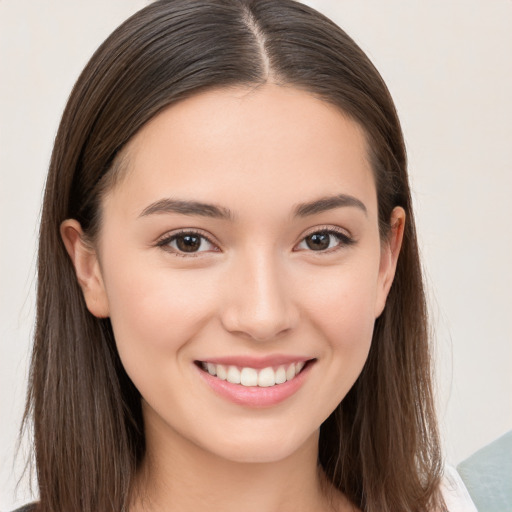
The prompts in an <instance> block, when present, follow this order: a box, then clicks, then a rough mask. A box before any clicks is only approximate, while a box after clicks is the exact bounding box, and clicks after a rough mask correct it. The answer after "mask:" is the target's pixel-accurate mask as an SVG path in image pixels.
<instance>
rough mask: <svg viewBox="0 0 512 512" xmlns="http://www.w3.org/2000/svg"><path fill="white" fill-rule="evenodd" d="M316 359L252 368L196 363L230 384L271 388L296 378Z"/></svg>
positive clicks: (204, 370)
mask: <svg viewBox="0 0 512 512" xmlns="http://www.w3.org/2000/svg"><path fill="white" fill-rule="evenodd" d="M315 361H316V359H309V360H305V361H295V362H289V363H287V364H281V365H276V366H267V367H265V368H252V367H250V366H243V367H241V366H235V365H226V364H218V363H214V362H209V361H195V364H196V365H197V366H198V367H199V368H200V369H201V370H202V371H203V372H205V373H208V374H209V375H211V376H212V377H215V378H217V379H219V380H221V381H226V382H229V383H230V384H238V385H240V386H245V387H260V388H270V387H275V386H280V385H282V384H285V383H286V382H290V381H292V380H294V379H295V378H296V377H297V376H298V375H299V374H301V373H302V372H303V371H304V370H305V369H306V368H307V367H308V366H310V365H311V364H313V363H314V362H315Z"/></svg>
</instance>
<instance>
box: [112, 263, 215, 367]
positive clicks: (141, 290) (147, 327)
mask: <svg viewBox="0 0 512 512" xmlns="http://www.w3.org/2000/svg"><path fill="white" fill-rule="evenodd" d="M145 268H149V270H144V269H145ZM110 269H111V271H110V273H109V274H108V275H107V276H106V279H105V285H106V289H107V295H108V301H109V307H110V319H111V323H112V328H113V331H114V336H115V339H116V345H117V348H118V351H119V355H120V357H121V360H122V361H123V364H124V365H125V367H126V369H127V371H128V373H130V368H136V369H137V371H138V372H139V373H141V374H142V372H143V371H146V372H148V373H149V374H151V372H152V371H154V369H155V368H156V367H157V366H158V365H160V364H162V363H163V362H164V361H165V360H168V359H167V358H166V356H171V355H172V356H173V359H174V357H175V355H176V354H177V353H178V354H179V353H180V351H181V350H182V348H183V347H184V346H185V345H186V344H187V342H188V341H189V340H190V339H191V338H192V337H193V336H194V335H195V334H196V333H197V332H198V331H200V330H201V328H202V326H203V325H204V323H205V322H207V321H208V318H210V316H211V312H212V304H214V300H215V297H214V296H213V295H212V293H213V290H209V289H208V288H205V287H204V286H200V282H201V280H197V279H195V280H194V281H191V274H190V275H189V274H188V273H187V272H179V271H178V272H176V271H174V272H173V271H172V270H170V269H168V268H151V267H149V266H148V265H146V266H144V265H143V264H140V265H136V264H133V265H130V264H128V262H126V263H125V264H118V265H116V266H111V267H110ZM126 276H130V278H129V279H128V278H127V277H126ZM198 287H199V288H200V289H199V290H198Z"/></svg>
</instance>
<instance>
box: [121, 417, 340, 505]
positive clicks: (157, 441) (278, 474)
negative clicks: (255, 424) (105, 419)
mask: <svg viewBox="0 0 512 512" xmlns="http://www.w3.org/2000/svg"><path fill="white" fill-rule="evenodd" d="M317 457H318V432H316V433H315V434H314V435H312V436H311V437H310V438H309V439H308V440H307V441H306V442H305V443H304V444H303V445H302V446H301V447H300V448H299V449H298V450H297V451H295V452H294V453H293V454H291V455H289V456H288V457H286V458H284V459H282V460H278V461H272V462H258V463H251V462H237V461H231V460H227V459H225V458H222V457H221V456H219V455H216V454H214V453H211V452H207V451H205V450H203V449H202V448H201V447H199V446H197V445H196V444H194V443H193V442H191V441H190V440H188V439H185V438H183V437H182V436H180V434H178V433H177V432H175V431H174V430H172V429H170V427H168V426H167V425H165V426H163V425H154V424H152V423H151V422H148V423H147V424H146V457H145V459H144V461H143V464H142V467H141V469H140V471H139V474H138V478H137V481H136V483H135V486H134V492H133V500H132V506H131V507H130V512H160V511H165V512H173V511H180V512H192V511H193V512H197V510H208V511H210V512H235V511H236V512H238V511H240V510H243V511H244V512H261V511H265V512H278V511H279V512H310V511H311V510H315V511H326V512H327V511H329V512H332V511H335V510H336V511H338V510H342V509H343V510H345V506H346V501H345V500H344V498H343V496H342V495H341V493H339V492H337V491H333V490H332V489H329V485H328V484H327V483H326V480H325V477H324V476H323V473H322V471H321V470H320V469H319V468H318V464H317Z"/></svg>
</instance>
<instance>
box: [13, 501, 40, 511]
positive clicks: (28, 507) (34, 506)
mask: <svg viewBox="0 0 512 512" xmlns="http://www.w3.org/2000/svg"><path fill="white" fill-rule="evenodd" d="M36 509H37V503H30V504H29V505H25V506H23V507H21V508H17V509H16V510H13V512H36Z"/></svg>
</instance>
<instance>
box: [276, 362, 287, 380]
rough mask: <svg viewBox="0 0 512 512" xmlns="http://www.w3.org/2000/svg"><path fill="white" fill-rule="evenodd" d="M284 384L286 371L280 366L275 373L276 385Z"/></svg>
mask: <svg viewBox="0 0 512 512" xmlns="http://www.w3.org/2000/svg"><path fill="white" fill-rule="evenodd" d="M283 382H286V370H285V368H284V366H280V367H279V368H278V369H277V372H276V384H282V383H283Z"/></svg>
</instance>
